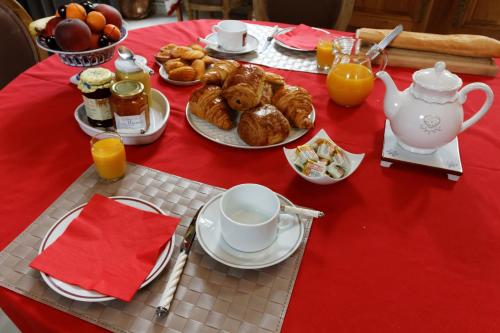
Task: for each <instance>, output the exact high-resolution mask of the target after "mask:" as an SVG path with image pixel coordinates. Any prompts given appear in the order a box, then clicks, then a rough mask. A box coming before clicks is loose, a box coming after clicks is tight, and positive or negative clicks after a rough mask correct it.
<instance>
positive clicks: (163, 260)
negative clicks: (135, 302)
mask: <svg viewBox="0 0 500 333" xmlns="http://www.w3.org/2000/svg"><path fill="white" fill-rule="evenodd" d="M110 199H113V200H116V201H118V202H120V203H122V204H124V205H127V206H131V207H134V208H137V209H141V210H144V211H146V212H153V213H158V214H162V215H165V213H163V211H162V210H161V209H160V208H158V207H156V206H155V205H153V204H152V203H149V202H147V201H144V200H141V199H137V198H132V197H110ZM86 205H87V204H83V205H80V206H78V207H76V208H74V209H73V210H71V211H69V212H68V213H66V214H65V215H64V216H63V217H61V218H60V219H59V220H58V221H57V222H56V223H55V224H54V225H53V226H52V227H51V228H50V230H49V231H48V232H47V234H46V235H45V237H44V238H43V241H42V244H41V245H40V249H39V250H38V254H40V253H42V252H43V251H44V250H45V249H46V248H47V247H49V246H50V245H51V244H52V243H54V242H55V241H56V240H57V238H59V236H61V235H62V234H63V233H64V231H65V230H66V228H67V227H68V226H69V225H70V224H71V222H72V221H73V220H74V219H75V218H76V217H77V216H78V215H80V212H81V211H82V209H83V208H84V207H85V206H86ZM172 244H175V234H174V235H172V238H171V239H170V240H169V241H168V243H167V244H166V245H165V248H164V249H163V251H162V252H161V253H160V254H159V255H158V259H157V260H156V264H155V265H154V267H153V269H152V270H151V272H150V273H149V275H148V276H147V277H146V280H145V281H144V282H143V283H142V285H141V288H142V287H145V286H147V285H148V284H149V283H151V282H152V281H153V280H154V279H155V278H156V277H157V276H158V275H159V274H160V273H161V272H162V271H163V269H165V267H166V266H167V264H168V262H169V260H170V257H171V256H172V252H173V250H174V247H173V246H172ZM40 274H41V275H42V278H43V280H44V281H45V283H47V285H48V286H49V287H50V288H51V289H52V290H54V291H55V292H56V293H58V294H59V295H62V296H64V297H67V298H71V299H74V300H76V301H81V302H104V301H111V300H114V299H115V298H114V297H111V296H107V295H103V294H101V293H99V292H97V291H94V290H87V289H83V288H81V287H79V286H77V285H73V284H69V283H66V282H63V281H61V280H58V279H56V278H54V277H52V276H49V275H47V274H45V273H44V272H40Z"/></svg>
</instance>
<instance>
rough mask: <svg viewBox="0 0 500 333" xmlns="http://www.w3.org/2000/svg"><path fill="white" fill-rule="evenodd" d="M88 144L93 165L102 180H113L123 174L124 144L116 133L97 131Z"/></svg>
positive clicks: (124, 162) (125, 162)
mask: <svg viewBox="0 0 500 333" xmlns="http://www.w3.org/2000/svg"><path fill="white" fill-rule="evenodd" d="M90 146H91V152H92V158H93V159H94V164H95V167H96V169H97V172H98V173H99V177H100V178H101V179H102V180H103V181H104V182H109V183H111V182H115V181H117V180H120V179H121V178H123V176H125V169H126V168H127V160H126V158H125V146H124V145H123V141H122V138H121V136H120V135H119V134H118V133H115V132H102V133H98V134H96V135H94V136H93V137H92V139H91V140H90Z"/></svg>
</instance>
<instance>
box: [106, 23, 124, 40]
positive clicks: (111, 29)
mask: <svg viewBox="0 0 500 333" xmlns="http://www.w3.org/2000/svg"><path fill="white" fill-rule="evenodd" d="M103 34H104V35H105V36H106V37H108V38H109V39H110V40H111V41H113V42H116V41H118V40H120V37H121V36H122V34H121V32H120V29H118V27H117V26H116V25H114V24H106V25H105V26H104V29H103Z"/></svg>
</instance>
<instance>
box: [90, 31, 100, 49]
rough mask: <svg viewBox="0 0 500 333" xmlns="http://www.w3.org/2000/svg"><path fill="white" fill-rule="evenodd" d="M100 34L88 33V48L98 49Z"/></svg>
mask: <svg viewBox="0 0 500 333" xmlns="http://www.w3.org/2000/svg"><path fill="white" fill-rule="evenodd" d="M100 37H101V35H99V34H92V35H90V49H91V50H93V49H98V48H99V38H100Z"/></svg>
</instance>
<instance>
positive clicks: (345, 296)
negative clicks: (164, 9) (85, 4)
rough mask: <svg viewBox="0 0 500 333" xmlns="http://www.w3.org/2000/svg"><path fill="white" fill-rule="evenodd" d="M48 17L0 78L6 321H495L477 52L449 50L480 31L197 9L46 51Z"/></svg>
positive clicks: (0, 297) (405, 324)
mask: <svg viewBox="0 0 500 333" xmlns="http://www.w3.org/2000/svg"><path fill="white" fill-rule="evenodd" d="M108 14H109V13H108V12H106V11H105V10H104V11H103V15H102V16H103V17H106V19H108V16H107V15H108ZM63 15H73V14H70V12H69V11H68V12H67V13H64V14H63ZM75 15H76V14H75ZM78 15H80V14H78ZM87 15H88V14H87ZM93 16H96V17H99V18H100V15H97V14H96V15H93ZM68 17H69V16H68ZM66 20H68V19H64V20H61V19H60V18H58V19H57V22H55V25H56V26H55V27H52V29H54V30H55V33H54V36H55V37H53V36H52V35H51V36H49V35H46V30H42V31H41V33H40V36H39V38H38V40H37V42H38V44H39V45H40V47H42V48H46V49H48V50H51V51H53V53H55V54H54V55H52V56H50V57H49V58H48V59H46V60H44V61H42V62H40V63H38V64H37V65H35V66H33V67H31V68H29V69H28V70H27V71H25V72H24V73H22V74H20V75H19V76H18V77H17V78H16V79H15V80H13V81H12V82H11V83H10V84H8V85H7V86H6V87H5V88H3V89H2V90H1V91H0V100H1V101H2V103H0V114H2V121H0V137H1V138H0V146H1V149H0V157H1V160H2V163H0V178H1V180H2V185H3V186H2V190H1V191H0V196H1V197H0V199H1V201H2V203H3V204H2V205H1V206H0V215H1V216H2V223H1V226H2V227H1V228H0V249H1V252H0V286H1V288H0V308H1V309H2V310H3V311H4V312H5V313H6V314H7V315H8V316H9V317H10V318H11V319H12V321H13V322H14V323H15V324H16V325H17V327H18V328H19V329H20V330H21V331H22V332H68V331H75V332H105V331H112V332H171V333H173V332H214V333H215V332H231V333H232V332H268V333H269V332H496V331H498V330H499V328H500V319H499V317H498V315H497V314H498V308H500V287H499V285H498V283H497V280H498V276H499V275H500V225H499V223H498V221H500V208H499V207H500V194H499V193H498V191H497V189H498V188H499V187H500V177H499V175H500V169H499V167H498V165H500V154H499V147H500V138H499V136H498V135H497V133H498V129H499V128H500V115H499V114H498V109H499V102H498V99H495V98H494V95H495V94H497V93H500V79H499V76H498V74H497V67H496V66H498V65H499V64H500V61H499V60H498V59H496V58H497V57H498V56H500V53H498V51H497V50H494V51H491V52H494V53H493V55H490V53H485V54H478V55H475V56H474V57H475V58H474V57H473V56H471V55H470V53H468V54H462V50H463V49H464V45H465V44H462V43H469V44H470V43H478V45H479V44H481V47H480V48H482V47H483V46H484V45H490V44H488V43H492V44H491V45H493V46H495V47H496V45H495V44H494V42H493V41H491V40H490V39H487V38H486V37H484V39H483V37H482V36H476V37H477V38H476V39H472V40H469V41H465V42H464V40H461V39H453V38H450V39H448V40H447V43H448V44H446V45H447V49H446V51H447V52H442V56H441V54H440V53H439V52H437V51H439V50H437V51H436V50H435V49H421V48H420V46H419V45H422V44H427V46H429V45H431V46H433V45H437V44H433V43H439V42H441V43H442V39H441V38H442V37H440V36H428V35H427V34H423V35H424V37H422V35H418V34H417V35H412V33H408V32H402V31H401V30H402V29H401V28H396V29H395V30H393V31H392V32H391V31H380V30H378V31H374V30H371V29H360V30H358V32H357V33H356V34H354V33H347V32H341V31H333V30H329V29H319V28H314V27H308V26H305V25H297V26H294V25H289V24H281V23H279V22H259V21H233V20H222V21H221V20H212V19H209V20H192V21H183V22H175V23H170V24H163V25H157V26H153V27H148V28H142V29H138V30H133V31H128V30H127V27H126V25H123V26H120V25H121V23H120V22H118V23H114V24H113V25H116V27H114V28H113V27H108V28H103V29H107V30H102V31H104V32H102V34H103V35H102V36H105V38H101V37H99V40H98V45H97V46H96V48H95V49H90V50H88V48H89V46H88V45H87V46H85V47H83V49H82V50H79V51H77V50H76V49H75V50H69V49H71V48H72V47H73V45H71V43H68V42H67V41H66V40H65V39H64V38H66V37H61V38H62V39H61V40H64V42H66V43H67V45H68V46H67V48H66V47H60V49H54V48H53V47H51V46H53V45H54V44H53V43H55V42H57V41H58V38H59V37H58V36H63V35H62V33H61V31H62V28H60V26H59V24H61V22H63V23H64V21H66ZM70 20H71V19H70ZM108 21H109V20H108ZM48 22H50V21H48ZM115 22H116V21H115ZM45 23H46V24H47V26H46V29H48V27H49V24H48V23H47V22H45ZM66 23H67V22H66ZM87 23H88V21H87ZM68 25H71V24H70V23H68ZM62 26H63V25H61V27H62ZM103 26H104V25H103ZM90 28H91V29H92V33H93V34H94V33H95V31H94V30H95V29H94V28H95V27H94V26H92V25H90ZM115 28H116V29H115ZM71 29H74V28H70V29H69V30H71ZM78 29H80V28H78ZM82 29H86V28H82ZM58 30H59V32H58ZM89 31H90V30H89ZM108 32H109V33H108ZM377 34H379V35H377ZM374 35H376V37H373V36H374ZM89 36H90V33H89ZM386 36H389V39H390V40H389V39H384V37H386ZM396 36H398V37H396ZM395 38H396V39H395ZM419 38H424V39H425V38H426V42H425V43H420V42H418V41H419ZM53 39H54V40H55V41H54V40H53ZM393 40H394V44H395V45H394V48H389V49H385V48H386V47H387V45H392V44H389V43H391V42H392V41H393ZM381 41H382V42H381ZM420 41H422V40H420ZM483 43H486V44H483ZM497 43H498V42H497ZM58 44H59V46H61V45H62V43H58ZM401 45H404V46H405V47H406V46H408V47H409V50H404V47H403V46H401ZM76 47H80V46H76ZM323 48H324V49H325V50H323ZM465 48H467V45H466V46H465ZM471 49H474V47H472V48H471ZM492 49H493V48H492ZM456 50H459V51H456ZM321 52H324V54H321ZM436 52H437V53H436ZM471 52H475V51H471ZM401 54H403V55H406V56H407V57H408V56H410V55H411V57H416V58H418V59H420V60H419V61H415V62H411V63H408V61H406V60H407V58H404V57H402V56H401ZM496 54H499V55H496ZM419 57H421V58H419ZM401 59H406V60H405V61H403V60H401ZM422 59H423V60H422ZM477 59H481V60H477ZM480 62H481V64H482V65H481V66H479V65H478V64H479V63H480ZM472 63H473V64H474V65H471V66H468V65H467V64H472ZM353 77H355V79H354V80H351V79H352V78H353ZM353 81H354V82H353ZM75 83H76V85H75ZM103 101H105V102H106V103H108V104H107V106H105V107H104V106H103V104H102V103H104V102H103ZM105 110H112V112H111V113H109V114H110V118H106V117H105V115H106V114H108V113H106V112H109V111H106V112H105Z"/></svg>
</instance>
